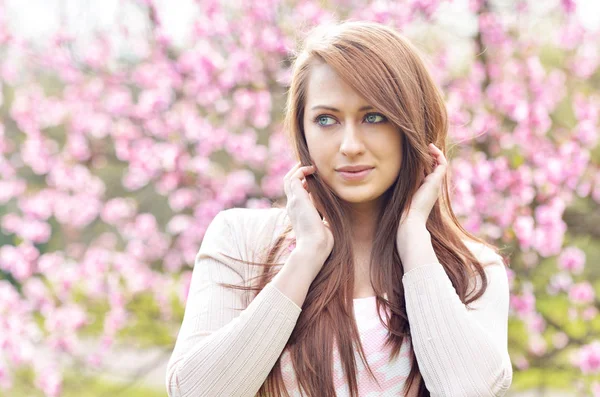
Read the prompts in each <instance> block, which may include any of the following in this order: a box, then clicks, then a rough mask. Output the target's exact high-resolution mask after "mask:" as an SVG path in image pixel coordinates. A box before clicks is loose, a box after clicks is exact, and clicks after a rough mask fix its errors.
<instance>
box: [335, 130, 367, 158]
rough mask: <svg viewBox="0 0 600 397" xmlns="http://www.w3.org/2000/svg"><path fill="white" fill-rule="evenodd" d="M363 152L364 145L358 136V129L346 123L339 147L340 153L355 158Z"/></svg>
mask: <svg viewBox="0 0 600 397" xmlns="http://www.w3.org/2000/svg"><path fill="white" fill-rule="evenodd" d="M364 151H365V145H364V144H363V142H362V138H361V136H360V129H359V128H357V127H356V126H355V125H354V124H352V123H347V124H346V127H345V130H344V136H343V138H342V143H341V145H340V152H341V153H343V154H344V155H346V156H356V155H357V154H361V153H363V152H364Z"/></svg>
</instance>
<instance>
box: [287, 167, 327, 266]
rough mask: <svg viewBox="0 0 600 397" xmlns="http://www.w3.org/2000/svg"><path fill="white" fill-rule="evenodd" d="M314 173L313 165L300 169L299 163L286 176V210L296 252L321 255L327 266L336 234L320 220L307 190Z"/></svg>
mask: <svg viewBox="0 0 600 397" xmlns="http://www.w3.org/2000/svg"><path fill="white" fill-rule="evenodd" d="M314 172H316V168H315V167H314V166H304V167H300V162H298V163H297V164H296V165H295V166H294V167H293V168H292V169H291V170H289V171H288V173H287V174H286V175H285V177H284V179H283V181H284V190H285V194H286V196H287V205H286V211H287V214H288V216H289V218H290V221H291V222H292V227H293V229H294V234H295V236H296V248H295V250H299V251H302V252H309V253H312V254H317V253H318V256H319V257H321V258H323V263H324V261H325V259H327V257H328V256H329V254H330V253H331V250H333V233H331V229H330V228H329V224H328V223H327V221H326V220H325V219H321V216H320V215H319V212H318V211H317V209H316V207H315V205H314V203H313V201H312V197H311V195H310V192H309V191H308V184H307V183H306V176H307V175H310V174H313V173H314ZM322 265H323V264H321V266H322ZM319 270H320V269H319Z"/></svg>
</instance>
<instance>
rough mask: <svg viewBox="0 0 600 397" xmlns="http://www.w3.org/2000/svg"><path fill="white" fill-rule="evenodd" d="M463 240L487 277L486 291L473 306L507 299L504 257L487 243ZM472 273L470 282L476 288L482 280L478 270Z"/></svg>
mask: <svg viewBox="0 0 600 397" xmlns="http://www.w3.org/2000/svg"><path fill="white" fill-rule="evenodd" d="M463 242H464V243H465V245H466V246H467V248H468V249H469V250H470V251H471V253H473V255H474V256H475V257H476V258H477V260H478V261H479V262H480V263H481V265H482V266H483V270H484V271H485V275H486V278H487V288H486V292H485V293H484V295H483V296H482V297H481V298H480V299H479V300H478V301H479V302H477V303H476V304H475V306H481V305H486V304H489V303H490V302H494V301H496V302H497V301H505V300H508V296H509V289H510V286H509V281H508V272H507V267H506V264H505V261H504V258H503V257H502V256H501V255H500V254H499V253H498V252H497V250H496V249H494V248H493V247H491V246H489V245H487V244H483V243H481V242H477V241H472V240H463ZM474 275H475V277H473V278H471V281H470V284H471V285H472V286H473V287H475V289H476V290H478V289H479V287H481V285H482V280H481V277H480V275H479V273H478V272H475V273H474Z"/></svg>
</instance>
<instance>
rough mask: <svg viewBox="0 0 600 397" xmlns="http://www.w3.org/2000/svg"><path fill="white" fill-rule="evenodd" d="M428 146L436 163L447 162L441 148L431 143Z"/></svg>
mask: <svg viewBox="0 0 600 397" xmlns="http://www.w3.org/2000/svg"><path fill="white" fill-rule="evenodd" d="M429 148H430V150H431V153H432V155H433V157H434V158H435V159H436V161H437V163H438V164H447V163H448V161H447V159H446V156H445V155H444V152H442V150H441V149H440V148H438V147H437V146H435V145H434V144H433V143H431V144H429Z"/></svg>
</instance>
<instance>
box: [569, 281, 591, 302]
mask: <svg viewBox="0 0 600 397" xmlns="http://www.w3.org/2000/svg"><path fill="white" fill-rule="evenodd" d="M595 297H596V293H595V291H594V288H593V287H592V285H591V284H590V283H589V282H587V281H582V282H580V283H577V284H574V285H572V286H571V288H570V289H569V299H570V300H571V301H572V302H574V303H579V304H588V303H591V302H593V301H594V298H595Z"/></svg>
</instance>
